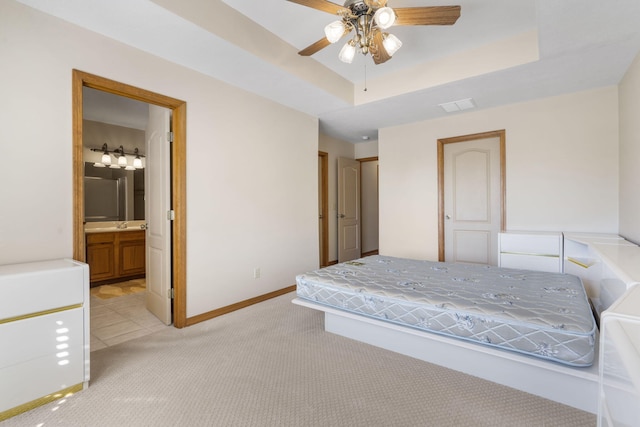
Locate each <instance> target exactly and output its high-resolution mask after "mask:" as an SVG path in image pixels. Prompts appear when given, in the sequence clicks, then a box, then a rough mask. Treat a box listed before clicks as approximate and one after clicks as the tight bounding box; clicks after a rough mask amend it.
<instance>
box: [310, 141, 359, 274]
mask: <svg viewBox="0 0 640 427" xmlns="http://www.w3.org/2000/svg"><path fill="white" fill-rule="evenodd" d="M318 150H319V151H324V152H325V153H328V157H329V159H328V163H329V176H328V186H329V191H328V193H329V194H328V196H329V197H328V198H329V206H328V208H329V209H328V211H329V258H328V260H327V261H328V262H333V261H337V260H338V217H337V215H338V157H346V158H349V159H353V158H354V150H355V147H354V144H351V143H349V142H346V141H342V140H340V139H336V138H333V137H330V136H328V135H325V134H320V137H319V139H318Z"/></svg>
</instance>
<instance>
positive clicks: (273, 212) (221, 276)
mask: <svg viewBox="0 0 640 427" xmlns="http://www.w3.org/2000/svg"><path fill="white" fill-rule="evenodd" d="M0 10H2V13H0V58H2V66H1V67H0V77H1V78H0V93H2V95H3V99H4V102H3V103H2V106H0V137H1V139H2V141H4V142H3V156H5V159H12V161H7V162H5V163H4V164H3V167H2V168H0V171H1V172H0V173H1V178H2V182H3V185H2V186H0V200H2V209H1V210H0V264H10V263H17V262H26V261H35V260H41V259H51V258H61V257H71V256H72V251H73V247H72V208H73V206H72V169H71V139H72V135H71V127H72V118H71V113H72V106H71V70H72V69H74V68H76V69H79V70H82V71H86V72H89V73H93V74H97V75H99V76H102V77H106V78H110V79H113V80H116V81H120V82H123V83H127V84H130V85H133V86H137V87H140V88H143V89H147V90H151V91H154V92H158V93H161V94H164V95H167V96H171V97H174V98H178V99H182V100H184V101H186V102H187V132H186V133H187V212H188V218H187V266H186V271H187V315H188V316H189V317H191V316H195V315H197V314H201V313H204V312H207V311H210V310H214V309H216V308H220V307H223V306H227V305H229V304H233V303H235V302H238V301H242V300H246V299H248V298H251V297H255V296H257V295H262V294H265V293H268V292H271V291H274V290H277V289H281V288H284V287H286V286H290V285H293V284H294V283H295V275H296V274H298V273H300V272H303V271H307V270H310V269H313V268H316V267H317V265H318V243H317V242H318V240H317V239H318V235H317V234H318V233H317V197H316V192H317V175H316V164H317V161H316V158H317V150H318V121H317V119H316V118H313V117H310V116H307V115H305V114H302V113H299V112H296V111H293V110H291V109H288V108H286V107H283V106H281V105H278V104H275V103H273V102H271V101H268V100H265V99H263V98H259V97H257V96H255V95H252V94H249V93H247V92H244V91H241V90H239V89H237V88H234V87H231V86H229V85H226V84H224V83H222V82H220V81H217V80H214V79H212V78H209V77H207V76H204V75H202V74H199V73H197V72H194V71H191V70H188V69H186V68H184V67H181V66H179V65H176V64H173V63H170V62H167V61H165V60H162V59H160V58H157V57H154V56H152V55H149V54H146V53H144V52H141V51H139V50H136V49H133V48H131V47H128V46H125V45H123V44H121V43H118V42H115V41H113V40H111V39H108V38H105V37H103V36H100V35H97V34H95V33H91V32H89V31H86V30H84V29H81V28H79V27H76V26H74V25H71V24H69V23H66V22H64V21H62V20H59V19H57V18H53V17H51V16H48V15H45V14H42V13H40V12H37V11H35V10H33V9H31V8H28V7H26V6H23V5H21V4H19V3H16V2H14V1H12V0H0ZM282 123H287V126H282V125H281V124H282ZM22 160H24V163H23V162H22ZM27 163H28V164H29V165H30V167H28V168H27V167H24V164H27ZM34 171H35V172H34ZM45 176H46V177H47V179H46V180H45V179H43V177H45ZM256 267H259V268H260V269H261V278H260V279H253V269H254V268H256Z"/></svg>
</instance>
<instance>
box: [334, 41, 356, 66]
mask: <svg viewBox="0 0 640 427" xmlns="http://www.w3.org/2000/svg"><path fill="white" fill-rule="evenodd" d="M354 56H356V47H355V45H354V43H353V40H349V41H348V42H347V43H345V45H344V46H342V49H340V53H339V54H338V58H339V59H340V61H342V62H346V63H347V64H351V63H352V62H353V57H354Z"/></svg>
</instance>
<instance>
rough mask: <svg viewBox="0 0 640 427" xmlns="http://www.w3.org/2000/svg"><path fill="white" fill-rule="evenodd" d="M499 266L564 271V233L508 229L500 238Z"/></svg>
mask: <svg viewBox="0 0 640 427" xmlns="http://www.w3.org/2000/svg"><path fill="white" fill-rule="evenodd" d="M498 247H499V257H498V260H499V266H500V267H505V268H521V269H525V270H536V271H548V272H552V273H561V272H562V257H563V255H562V252H563V244H562V233H560V232H536V231H507V232H503V233H500V235H499V238H498Z"/></svg>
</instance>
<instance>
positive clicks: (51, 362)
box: [0, 308, 88, 412]
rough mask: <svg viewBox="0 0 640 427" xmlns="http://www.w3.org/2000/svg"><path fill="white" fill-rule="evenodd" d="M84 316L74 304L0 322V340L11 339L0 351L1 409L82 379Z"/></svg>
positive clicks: (83, 367)
mask: <svg viewBox="0 0 640 427" xmlns="http://www.w3.org/2000/svg"><path fill="white" fill-rule="evenodd" d="M83 316H84V314H83V308H75V309H70V310H64V311H60V312H56V313H51V314H46V315H42V316H37V317H31V318H27V319H21V320H16V321H11V322H6V323H3V324H0V342H2V343H5V344H6V343H11V347H10V349H11V351H2V352H0V384H2V387H0V412H3V411H5V410H8V409H11V408H14V407H16V406H18V405H21V404H24V403H25V402H30V401H32V400H35V399H39V398H41V397H43V396H45V395H47V394H49V393H53V392H56V391H58V390H62V389H66V388H68V387H71V386H74V385H77V384H80V383H82V382H84V381H85V364H84V363H83V361H84V357H85V353H84V351H85V350H84V344H85V337H84V327H83V321H84V319H83ZM87 326H88V325H87ZM86 380H88V378H86Z"/></svg>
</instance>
